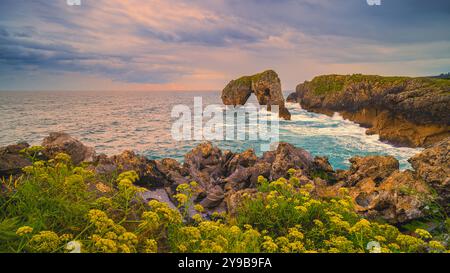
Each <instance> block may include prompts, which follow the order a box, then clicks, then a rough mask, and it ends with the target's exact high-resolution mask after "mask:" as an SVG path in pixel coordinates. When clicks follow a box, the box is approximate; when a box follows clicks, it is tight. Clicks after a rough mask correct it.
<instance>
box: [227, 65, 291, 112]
mask: <svg viewBox="0 0 450 273" xmlns="http://www.w3.org/2000/svg"><path fill="white" fill-rule="evenodd" d="M251 94H255V96H256V98H257V100H258V103H259V104H260V105H267V107H268V110H271V106H272V105H278V106H279V116H280V117H281V118H283V119H286V120H290V119H291V114H290V113H289V110H287V108H286V107H285V104H284V97H283V92H282V90H281V81H280V78H279V77H278V74H277V73H276V72H275V71H273V70H267V71H264V72H262V73H259V74H255V75H252V76H244V77H241V78H239V79H236V80H232V81H231V82H230V83H228V85H227V86H226V87H225V88H224V89H223V91H222V102H223V103H224V104H225V105H233V106H237V105H245V103H246V102H247V100H248V98H249V97H250V96H251Z"/></svg>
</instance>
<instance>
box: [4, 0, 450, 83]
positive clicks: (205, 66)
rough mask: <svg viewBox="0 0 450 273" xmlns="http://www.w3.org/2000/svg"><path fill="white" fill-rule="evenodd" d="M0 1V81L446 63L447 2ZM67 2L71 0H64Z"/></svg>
mask: <svg viewBox="0 0 450 273" xmlns="http://www.w3.org/2000/svg"><path fill="white" fill-rule="evenodd" d="M67 1H68V0H0V90H215V91H217V90H222V89H223V87H224V86H225V85H226V84H227V83H228V82H229V81H230V80H231V79H233V78H237V77H239V76H242V75H248V74H254V73H257V72H261V71H264V70H266V69H274V70H275V71H277V72H278V74H279V76H280V78H281V81H282V85H283V89H285V90H293V89H295V86H296V85H297V84H299V83H301V82H303V81H305V80H310V79H312V78H313V77H314V76H317V75H321V74H351V73H364V74H379V75H406V76H423V75H437V74H440V73H446V72H450V31H449V26H450V1H448V0H428V1H425V0H381V5H372V6H371V5H368V3H367V0H145V1H143V0H129V1H124V0H81V5H79V6H77V5H72V6H71V5H68V4H67ZM69 1H73V0H69Z"/></svg>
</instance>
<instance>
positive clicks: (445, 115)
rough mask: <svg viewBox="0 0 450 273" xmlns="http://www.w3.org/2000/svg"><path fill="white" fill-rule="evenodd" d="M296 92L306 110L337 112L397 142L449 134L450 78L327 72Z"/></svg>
mask: <svg viewBox="0 0 450 273" xmlns="http://www.w3.org/2000/svg"><path fill="white" fill-rule="evenodd" d="M296 96H297V101H298V102H299V103H300V104H301V106H302V107H303V108H304V109H306V110H308V111H313V112H320V113H325V114H330V115H331V114H333V113H334V112H339V113H341V114H342V115H343V116H344V118H347V119H350V120H352V121H355V122H357V123H359V124H361V125H362V126H365V127H368V128H369V130H368V131H367V133H368V134H379V135H380V138H381V140H386V141H389V142H391V143H394V144H397V145H402V146H409V147H421V146H427V145H430V144H432V143H436V142H438V141H440V140H442V139H444V138H446V137H448V136H450V115H449V110H448V109H450V80H448V79H435V78H409V77H381V76H368V75H360V74H358V75H346V76H343V75H326V76H319V77H316V78H314V79H313V80H312V81H306V82H304V83H302V84H299V85H298V86H297V89H296ZM292 97H295V96H292Z"/></svg>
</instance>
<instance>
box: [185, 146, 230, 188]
mask: <svg viewBox="0 0 450 273" xmlns="http://www.w3.org/2000/svg"><path fill="white" fill-rule="evenodd" d="M222 163H223V157H222V151H221V150H220V149H219V148H217V147H215V146H213V145H212V144H211V143H210V142H205V143H202V144H200V145H198V146H197V147H195V148H194V149H192V150H191V151H190V152H189V153H187V154H186V155H185V156H184V166H183V167H184V168H185V169H186V170H187V172H188V173H189V176H190V178H191V180H193V181H196V182H198V183H199V184H200V186H201V187H203V188H204V189H205V190H208V189H209V188H211V187H214V186H215V184H217V183H219V181H221V178H222V177H223V175H224V174H225V168H224V167H223V164H222Z"/></svg>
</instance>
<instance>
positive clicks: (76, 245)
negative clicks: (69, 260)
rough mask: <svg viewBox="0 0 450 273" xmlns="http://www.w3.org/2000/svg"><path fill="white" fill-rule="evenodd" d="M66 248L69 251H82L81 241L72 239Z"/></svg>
mask: <svg viewBox="0 0 450 273" xmlns="http://www.w3.org/2000/svg"><path fill="white" fill-rule="evenodd" d="M66 250H68V251H69V253H81V243H80V242H78V241H70V242H68V243H67V245H66Z"/></svg>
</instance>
